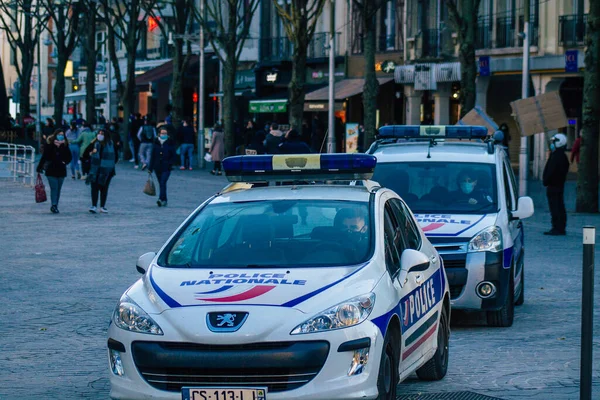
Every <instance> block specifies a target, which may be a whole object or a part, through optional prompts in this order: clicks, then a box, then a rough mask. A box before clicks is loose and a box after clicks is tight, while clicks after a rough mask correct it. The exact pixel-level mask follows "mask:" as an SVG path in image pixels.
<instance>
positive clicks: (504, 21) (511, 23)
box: [496, 16, 515, 48]
mask: <svg viewBox="0 0 600 400" xmlns="http://www.w3.org/2000/svg"><path fill="white" fill-rule="evenodd" d="M496 47H497V48H505V47H515V18H514V17H512V16H507V17H498V18H496Z"/></svg>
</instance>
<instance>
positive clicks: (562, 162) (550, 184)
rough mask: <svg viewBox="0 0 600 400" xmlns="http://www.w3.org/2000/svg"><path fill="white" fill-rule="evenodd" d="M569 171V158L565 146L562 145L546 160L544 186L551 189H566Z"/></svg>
mask: <svg viewBox="0 0 600 400" xmlns="http://www.w3.org/2000/svg"><path fill="white" fill-rule="evenodd" d="M568 172H569V160H568V159H567V155H566V154H565V149H564V147H560V148H558V149H556V150H554V151H553V152H552V154H550V158H549V159H548V161H547V162H546V166H545V167H544V174H543V182H544V186H546V187H547V188H549V189H550V188H551V189H560V190H564V188H565V181H566V180H567V173H568Z"/></svg>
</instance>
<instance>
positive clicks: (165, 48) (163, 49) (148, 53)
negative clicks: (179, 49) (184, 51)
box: [135, 40, 173, 60]
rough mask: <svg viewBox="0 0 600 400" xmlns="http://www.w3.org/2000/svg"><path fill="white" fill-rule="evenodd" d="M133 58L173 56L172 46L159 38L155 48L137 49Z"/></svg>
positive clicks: (166, 57)
mask: <svg viewBox="0 0 600 400" xmlns="http://www.w3.org/2000/svg"><path fill="white" fill-rule="evenodd" d="M135 58H136V59H138V60H159V59H168V58H173V48H172V47H171V46H169V44H168V43H167V41H166V40H161V41H160V44H159V46H158V47H156V48H150V49H138V50H137V51H136V52H135Z"/></svg>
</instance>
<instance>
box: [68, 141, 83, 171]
mask: <svg viewBox="0 0 600 400" xmlns="http://www.w3.org/2000/svg"><path fill="white" fill-rule="evenodd" d="M69 150H71V175H72V176H75V172H81V168H80V167H79V145H78V144H70V145H69Z"/></svg>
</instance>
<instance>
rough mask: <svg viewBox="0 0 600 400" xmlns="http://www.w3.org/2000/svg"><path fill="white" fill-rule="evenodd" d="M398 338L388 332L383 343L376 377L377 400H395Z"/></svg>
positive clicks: (397, 373) (398, 374) (397, 377)
mask: <svg viewBox="0 0 600 400" xmlns="http://www.w3.org/2000/svg"><path fill="white" fill-rule="evenodd" d="M399 343H400V338H399V337H398V336H397V335H396V334H395V332H394V331H390V330H388V332H387V333H386V335H385V339H384V341H383V350H382V352H381V361H380V363H379V375H378V377H377V391H378V392H379V396H377V400H396V390H397V386H398V382H399V381H400V373H399V371H398V367H399V366H400V362H399V358H400V352H399V351H398V349H399Z"/></svg>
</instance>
